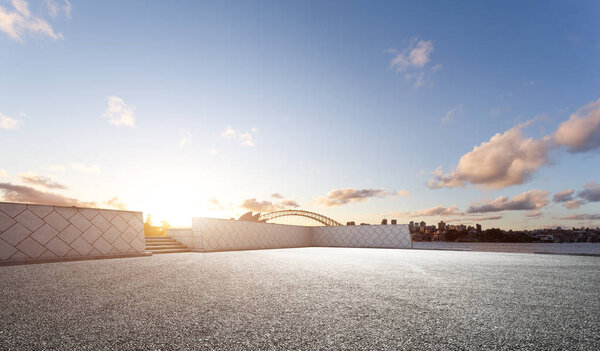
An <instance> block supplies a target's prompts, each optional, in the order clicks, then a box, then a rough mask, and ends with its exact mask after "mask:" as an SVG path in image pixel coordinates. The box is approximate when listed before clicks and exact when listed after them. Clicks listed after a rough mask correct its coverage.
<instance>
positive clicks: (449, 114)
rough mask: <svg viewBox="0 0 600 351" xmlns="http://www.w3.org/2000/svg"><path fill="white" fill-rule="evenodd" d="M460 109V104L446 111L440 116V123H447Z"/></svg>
mask: <svg viewBox="0 0 600 351" xmlns="http://www.w3.org/2000/svg"><path fill="white" fill-rule="evenodd" d="M461 110H462V104H459V105H456V106H455V107H454V108H453V109H451V110H449V111H448V112H446V114H445V115H444V116H443V117H442V124H447V123H448V122H450V121H452V119H453V118H454V115H456V114H457V113H458V112H460V111H461Z"/></svg>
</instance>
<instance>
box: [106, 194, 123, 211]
mask: <svg viewBox="0 0 600 351" xmlns="http://www.w3.org/2000/svg"><path fill="white" fill-rule="evenodd" d="M104 204H105V205H107V206H108V207H110V208H114V209H116V210H126V209H127V204H126V203H124V202H123V201H120V200H119V198H118V197H116V196H115V197H113V198H112V199H110V200H108V201H104Z"/></svg>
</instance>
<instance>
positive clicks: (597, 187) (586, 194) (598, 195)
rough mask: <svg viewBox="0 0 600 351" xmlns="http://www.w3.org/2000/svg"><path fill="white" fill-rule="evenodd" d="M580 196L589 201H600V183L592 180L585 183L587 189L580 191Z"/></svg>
mask: <svg viewBox="0 0 600 351" xmlns="http://www.w3.org/2000/svg"><path fill="white" fill-rule="evenodd" d="M578 195H579V197H582V198H584V199H585V200H586V201H589V202H598V201H600V184H597V183H594V182H591V183H587V184H586V185H585V189H584V190H582V191H580V192H579V194H578Z"/></svg>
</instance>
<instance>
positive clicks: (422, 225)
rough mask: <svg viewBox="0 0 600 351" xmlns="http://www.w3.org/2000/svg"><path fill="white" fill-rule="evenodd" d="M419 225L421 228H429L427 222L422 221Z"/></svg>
mask: <svg viewBox="0 0 600 351" xmlns="http://www.w3.org/2000/svg"><path fill="white" fill-rule="evenodd" d="M419 224H420V227H421V228H425V227H426V226H427V223H425V221H421V223H419Z"/></svg>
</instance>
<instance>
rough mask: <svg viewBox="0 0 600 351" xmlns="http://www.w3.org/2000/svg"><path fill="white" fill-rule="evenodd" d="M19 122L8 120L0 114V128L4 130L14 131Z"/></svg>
mask: <svg viewBox="0 0 600 351" xmlns="http://www.w3.org/2000/svg"><path fill="white" fill-rule="evenodd" d="M21 123H22V122H21V121H20V120H18V119H15V118H10V117H8V116H5V115H3V114H2V113H0V128H1V129H5V130H14V129H18V128H19V125H21Z"/></svg>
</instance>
